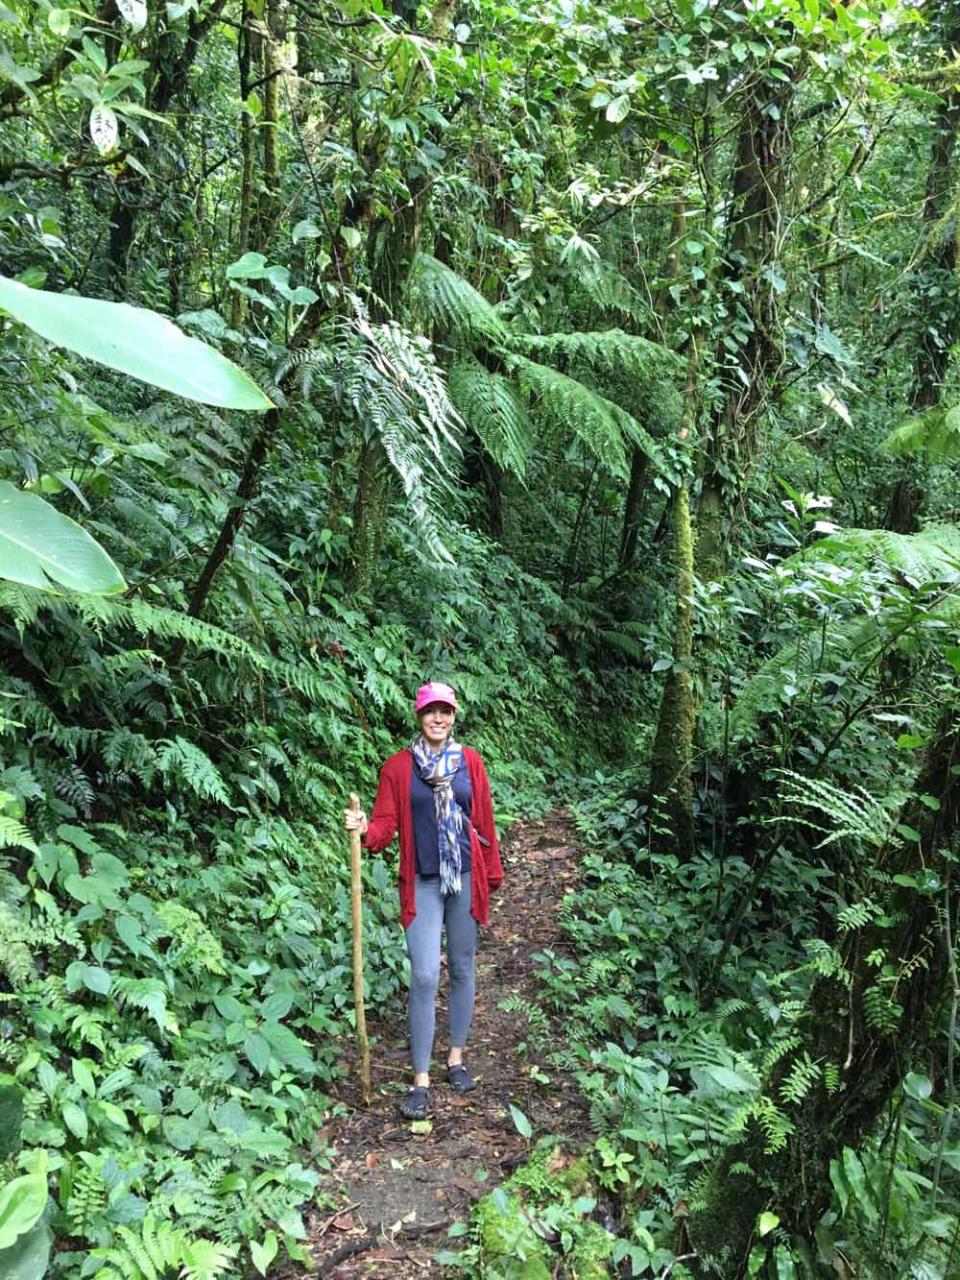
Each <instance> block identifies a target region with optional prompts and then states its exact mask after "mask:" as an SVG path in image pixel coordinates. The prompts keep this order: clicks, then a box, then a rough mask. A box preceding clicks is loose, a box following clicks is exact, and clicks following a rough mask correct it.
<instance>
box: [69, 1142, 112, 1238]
mask: <svg viewBox="0 0 960 1280" xmlns="http://www.w3.org/2000/svg"><path fill="white" fill-rule="evenodd" d="M104 1159H105V1157H104V1156H96V1155H93V1154H92V1153H91V1152H89V1151H81V1152H78V1154H77V1156H76V1157H75V1159H74V1162H73V1164H72V1167H71V1168H70V1194H69V1197H68V1199H67V1206H66V1215H67V1225H68V1226H69V1228H70V1234H71V1235H74V1236H78V1237H79V1238H80V1239H81V1240H90V1239H93V1231H94V1224H95V1223H96V1221H97V1219H98V1218H99V1217H100V1215H101V1214H102V1213H103V1211H104V1209H105V1208H106V1205H107V1195H108V1192H109V1188H108V1187H107V1184H106V1182H105V1181H104V1177H103V1163H104Z"/></svg>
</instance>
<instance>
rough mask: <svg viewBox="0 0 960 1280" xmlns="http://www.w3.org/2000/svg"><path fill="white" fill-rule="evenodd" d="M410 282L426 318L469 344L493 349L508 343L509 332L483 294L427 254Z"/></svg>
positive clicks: (415, 264) (424, 254)
mask: <svg viewBox="0 0 960 1280" xmlns="http://www.w3.org/2000/svg"><path fill="white" fill-rule="evenodd" d="M411 282H412V284H413V288H414V291H415V295H416V297H417V299H418V300H419V302H420V305H421V307H422V308H423V310H424V311H425V312H426V313H427V315H428V316H429V317H430V318H431V319H432V320H433V321H434V322H436V323H437V324H439V325H441V326H443V328H445V329H448V330H449V331H450V332H451V333H454V334H456V335H458V336H459V337H462V338H465V339H466V340H467V341H468V342H478V341H479V342H482V343H485V344H491V345H493V346H494V347H498V346H502V345H503V344H504V342H505V341H506V339H507V328H506V326H505V325H504V323H503V320H502V319H501V318H500V315H499V314H498V312H497V311H496V309H495V308H494V307H492V306H491V305H490V303H489V302H487V300H486V298H485V297H484V296H483V294H482V293H479V292H478V291H477V290H476V289H474V287H473V285H472V284H469V283H468V282H467V281H466V280H464V278H463V276H461V275H458V274H457V273H456V271H452V270H451V269H450V268H449V267H447V266H445V265H444V264H443V263H442V262H439V261H438V260H437V259H436V258H434V257H431V256H430V254H428V253H420V254H418V255H417V258H416V261H415V263H414V269H413V273H412V277H411Z"/></svg>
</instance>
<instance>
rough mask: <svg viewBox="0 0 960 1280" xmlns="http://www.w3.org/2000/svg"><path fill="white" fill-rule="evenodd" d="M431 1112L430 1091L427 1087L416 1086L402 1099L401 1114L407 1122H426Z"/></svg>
mask: <svg viewBox="0 0 960 1280" xmlns="http://www.w3.org/2000/svg"><path fill="white" fill-rule="evenodd" d="M429 1110H430V1090H429V1089H428V1088H427V1087H426V1086H425V1085H421V1084H418V1085H414V1087H413V1088H412V1089H411V1090H410V1092H409V1093H408V1094H406V1095H405V1096H404V1097H402V1098H401V1099H400V1114H401V1115H402V1116H403V1117H404V1119H406V1120H424V1119H426V1116H427V1113H428V1112H429Z"/></svg>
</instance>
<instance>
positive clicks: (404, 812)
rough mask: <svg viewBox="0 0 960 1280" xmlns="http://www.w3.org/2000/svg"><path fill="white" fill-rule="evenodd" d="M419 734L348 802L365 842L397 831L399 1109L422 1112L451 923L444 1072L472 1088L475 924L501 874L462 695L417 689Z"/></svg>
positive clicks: (348, 817) (459, 1088)
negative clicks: (366, 793) (468, 1052)
mask: <svg viewBox="0 0 960 1280" xmlns="http://www.w3.org/2000/svg"><path fill="white" fill-rule="evenodd" d="M414 713H415V715H416V717H417V722H418V724H419V726H420V732H419V734H418V735H417V736H416V737H415V738H414V740H413V742H412V743H411V744H410V746H409V747H407V748H406V749H405V750H403V751H398V752H397V753H396V755H392V756H391V757H390V758H389V760H387V762H386V763H385V764H384V766H383V769H382V770H381V772H380V785H379V787H378V789H377V798H376V800H375V802H374V806H373V814H372V816H371V818H370V821H369V822H368V821H367V817H366V814H364V813H363V812H362V811H360V812H354V811H352V810H350V809H347V810H346V813H345V822H346V827H347V830H348V831H352V830H359V831H360V833H361V835H363V837H364V840H363V844H364V847H365V848H367V849H370V850H371V851H372V852H374V853H378V852H380V851H381V850H382V849H386V847H387V845H388V844H389V843H390V842H391V840H392V839H393V837H394V836H395V835H396V834H397V832H398V831H399V833H400V875H399V882H400V921H401V923H402V925H403V927H404V929H405V931H406V936H407V951H408V952H409V955H410V999H409V1006H408V1025H409V1030H410V1053H411V1058H412V1061H413V1087H412V1088H411V1089H410V1091H409V1092H408V1093H407V1094H406V1096H405V1097H404V1098H403V1099H402V1100H401V1103H400V1111H401V1113H402V1114H403V1115H404V1116H406V1117H407V1118H408V1119H410V1120H421V1119H423V1117H424V1116H425V1115H426V1114H427V1112H428V1111H429V1109H430V1057H431V1054H432V1051H433V1036H434V1026H435V1023H436V997H437V985H438V983H439V980H440V936H441V932H442V930H443V928H444V926H445V927H446V932H447V967H448V970H449V973H450V1051H449V1053H448V1055H447V1080H448V1081H449V1083H450V1086H451V1088H453V1089H454V1090H455V1091H456V1092H458V1093H467V1092H468V1091H469V1090H471V1089H474V1088H476V1081H475V1080H474V1079H473V1078H472V1077H471V1075H470V1073H469V1072H468V1071H467V1069H466V1067H465V1066H464V1065H463V1050H464V1047H465V1045H466V1042H467V1033H468V1032H469V1030H470V1022H471V1020H472V1018H473V1004H474V990H475V968H476V953H477V926H478V925H481V924H483V925H486V924H488V923H489V919H490V916H489V906H490V890H491V889H495V888H496V887H497V886H498V885H499V884H500V882H501V880H502V879H503V867H502V866H501V864H500V849H499V846H498V844H497V833H496V830H495V829H494V825H493V805H492V803H491V800H490V784H489V782H488V781H487V771H486V769H485V768H484V767H483V761H482V760H481V759H480V756H479V755H478V754H477V753H476V751H471V749H470V748H469V747H464V746H461V745H460V743H459V742H456V741H455V740H454V738H453V736H452V730H453V724H454V720H455V719H456V715H457V695H456V694H455V692H454V691H453V689H451V688H450V686H449V685H447V684H438V683H436V682H431V683H429V684H425V685H422V686H421V687H420V688H419V689H418V690H417V697H416V701H415V703H414Z"/></svg>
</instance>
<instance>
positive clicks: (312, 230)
mask: <svg viewBox="0 0 960 1280" xmlns="http://www.w3.org/2000/svg"><path fill="white" fill-rule="evenodd" d="M320 235H321V231H320V228H319V227H318V226H317V224H316V223H315V222H312V221H311V220H310V219H309V218H304V219H303V220H302V221H301V222H298V223H297V225H296V226H295V227H294V228H293V243H294V244H297V243H298V242H299V241H300V240H317V239H319V237H320Z"/></svg>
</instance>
